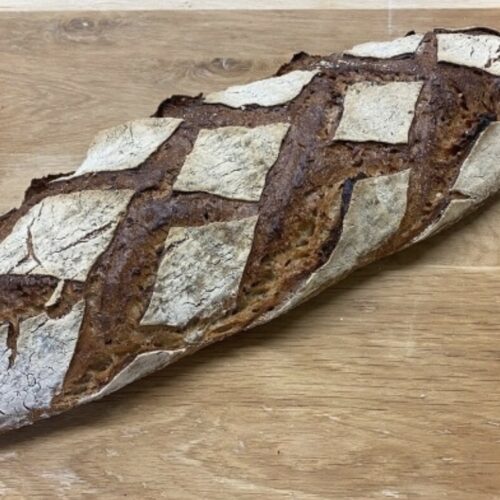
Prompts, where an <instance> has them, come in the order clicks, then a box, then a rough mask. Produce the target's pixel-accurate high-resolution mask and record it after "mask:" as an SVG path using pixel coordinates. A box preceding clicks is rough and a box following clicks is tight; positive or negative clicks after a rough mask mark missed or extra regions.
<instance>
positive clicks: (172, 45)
mask: <svg viewBox="0 0 500 500" xmlns="http://www.w3.org/2000/svg"><path fill="white" fill-rule="evenodd" d="M473 24H479V25H489V26H491V27H496V28H497V29H498V28H500V11H497V10H486V11H480V10H470V11H467V12H465V11H459V10H447V11H432V12H430V11H424V10H417V11H404V10H401V11H394V12H391V13H388V12H385V11H361V10H357V11H342V10H338V11H317V12H315V11H302V12H293V11H288V12H279V13H278V12H259V11H254V12H189V13H187V12H161V13H160V12H149V13H147V12H141V13H126V12H114V13H96V12H94V13H37V14H19V13H12V14H2V15H1V16H0V53H1V54H2V57H1V58H0V74H1V75H2V78H1V79H0V92H1V95H2V102H1V105H0V138H1V140H0V194H1V196H0V212H1V211H5V210H8V209H9V208H11V207H13V206H15V205H17V204H19V203H20V201H21V198H22V192H23V190H24V189H25V188H26V187H27V186H28V184H29V181H30V179H31V178H32V177H33V176H40V175H44V174H46V173H49V172H61V171H70V170H72V169H74V168H75V167H76V165H77V164H78V162H79V161H80V160H81V159H82V157H83V155H84V152H85V149H86V147H87V144H88V143H89V141H90V139H91V137H92V136H93V134H94V133H95V132H96V131H97V130H99V129H102V128H104V127H107V126H110V125H114V124H117V123H120V122H122V121H125V120H127V119H130V118H138V117H142V116H147V115H149V114H150V113H152V112H153V111H154V110H155V108H156V106H157V104H158V103H159V101H160V100H161V99H163V98H164V97H166V96H167V95H169V94H171V93H179V92H183V93H190V94H196V93H198V92H200V91H202V90H204V91H211V90H216V89H220V88H223V87H225V86H227V85H229V84H232V83H236V82H242V81H248V80H251V79H254V78H258V77H262V76H265V75H267V74H269V73H270V72H272V71H274V69H275V68H276V67H277V66H278V65H279V64H281V63H283V62H285V61H286V60H287V59H288V58H289V57H290V56H291V54H293V53H294V52H297V51H299V50H306V51H309V52H312V53H329V52H332V51H336V50H340V49H344V48H346V47H348V46H350V45H352V44H354V43H358V42H362V41H366V40H369V39H385V38H389V37H392V36H397V35H400V34H403V33H405V32H406V31H408V30H410V29H417V30H426V29H428V28H431V27H432V26H433V25H440V26H445V25H446V26H460V25H473ZM499 220H500V204H498V203H495V202H493V203H490V204H489V206H488V207H485V209H483V210H482V211H481V213H480V214H478V216H477V217H471V218H469V219H468V220H467V221H465V222H464V223H463V224H461V225H460V227H457V228H456V229H453V230H451V231H448V232H447V233H445V234H443V235H442V236H439V237H436V238H435V239H433V240H432V241H429V242H426V243H424V244H420V245H418V246H416V247H415V248H412V249H410V250H407V251H405V252H403V253H401V254H399V255H397V256H394V257H393V258H390V259H386V260H384V261H382V262H380V263H377V264H375V265H372V266H370V267H369V268H366V269H363V270H361V271H360V272H358V273H356V274H355V275H354V276H352V277H351V278H349V279H347V280H346V281H344V282H342V283H341V284H340V285H339V286H337V287H335V288H334V289H331V290H328V291H326V292H325V293H323V294H322V295H321V296H320V297H318V298H316V299H315V300H313V301H311V302H310V303H308V304H306V305H304V306H302V307H301V308H300V309H298V310H296V311H294V312H292V313H290V314H288V315H286V316H285V317H283V318H280V319H278V320H276V321H274V322H272V323H271V324H269V325H266V326H264V327H261V328H257V329H255V330H252V331H249V332H246V333H244V334H241V335H239V336H236V337H234V338H232V339H229V340H227V341H225V342H223V343H221V344H219V345H216V346H212V347H210V348H208V349H206V350H205V351H203V352H201V353H198V354H197V355H195V356H193V357H191V358H188V359H185V360H182V361H181V362H179V363H178V364H176V365H174V366H172V367H169V368H167V369H166V370H164V371H162V372H160V373H158V374H156V375H153V376H151V377H149V378H147V379H145V380H143V381H140V382H137V383H135V384H133V385H132V386H131V387H128V388H126V389H124V390H122V391H120V392H119V393H117V394H115V395H113V396H111V397H108V398H107V399H105V400H103V401H100V402H97V403H94V404H91V405H88V406H87V407H84V408H81V409H77V410H75V411H73V412H70V413H68V414H66V415H62V416H60V417H57V418H54V419H52V420H49V421H47V422H43V423H40V424H38V425H36V426H34V427H32V428H26V429H21V430H20V431H16V432H13V433H11V434H8V435H5V436H2V437H1V438H0V495H3V496H5V497H6V498H35V497H36V498H54V497H55V498H122V497H125V496H126V497H129V498H155V499H156V498H169V499H199V498H203V499H222V498H224V499H225V498H228V499H235V498H238V499H240V498H241V499H247V498H248V499H250V498H252V499H253V498H265V499H294V498H297V499H306V500H309V499H311V500H317V499H331V498H349V499H372V498H373V499H388V498H389V499H392V498H400V499H413V498H425V499H437V498H453V499H471V498H474V499H479V500H484V499H494V498H497V499H498V498H500V474H499V470H500V332H499V324H500V300H499V298H498V296H499V294H498V290H499V288H500V252H499V248H500V230H499V229H498V227H499V224H498V221H499Z"/></svg>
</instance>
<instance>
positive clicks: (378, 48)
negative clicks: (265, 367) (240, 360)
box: [0, 28, 500, 430]
mask: <svg viewBox="0 0 500 500" xmlns="http://www.w3.org/2000/svg"><path fill="white" fill-rule="evenodd" d="M499 54H500V34H499V33H497V32H494V31H492V30H488V29H484V28H472V29H466V30H462V31H449V30H435V31H433V32H429V33H427V34H425V35H421V34H415V33H410V34H409V35H407V36H405V37H402V38H398V39H396V40H393V41H390V42H375V43H367V44H362V45H358V46H356V47H353V48H351V49H350V50H347V51H346V52H345V53H343V54H339V55H335V54H334V55H330V56H327V57H318V56H311V55H308V54H305V53H300V54H297V55H295V56H294V57H293V59H292V60H291V62H289V63H288V64H285V65H284V66H283V67H281V68H280V69H279V71H278V72H277V74H276V75H275V76H273V77H271V78H268V79H264V80H260V81H257V82H253V83H247V84H243V85H238V86H233V87H230V88H228V89H226V90H221V91H218V92H213V93H210V94H208V95H199V96H197V97H187V96H173V97H171V98H169V99H167V100H165V101H164V102H163V103H162V104H161V105H160V106H159V108H158V110H157V111H156V113H155V114H154V116H152V117H150V118H143V119H140V120H137V121H132V122H128V123H125V124H122V125H118V126H116V127H114V128H111V129H108V130H105V131H104V132H101V133H99V134H98V135H97V136H96V138H95V140H94V142H93V144H92V145H91V146H90V148H89V150H88V154H87V156H86V158H85V160H84V161H83V163H82V164H81V165H80V166H79V167H78V168H77V169H76V171H75V172H74V173H73V174H71V175H53V176H49V177H46V178H43V179H40V180H36V181H33V182H32V184H31V186H30V188H29V189H28V191H27V192H26V196H25V200H24V202H23V204H22V206H21V207H20V208H19V209H16V210H12V211H10V212H9V213H7V214H5V215H4V216H3V217H1V218H0V282H1V287H0V353H1V356H0V360H1V361H0V362H1V367H0V429H2V430H7V429H11V428H15V427H19V426H22V425H25V424H29V423H32V422H34V421H36V420H37V419H40V418H43V417H47V416H50V415H53V414H57V413H60V412H62V411H65V410H67V409H70V408H72V407H75V406H77V405H80V404H82V403H85V402H88V401H92V400H95V399H97V398H100V397H103V396H104V395H106V394H109V393H111V392H113V391H115V390H117V389H120V388H121V387H123V386H124V385H126V384H128V383H130V382H132V381H134V380H136V379H137V378H139V377H142V376H145V375H147V374H149V373H151V372H153V371H154V370H158V369H160V368H162V367H164V366H166V365H168V364H169V363H172V362H173V361H175V360H176V359H178V358H180V357H182V356H185V355H188V354H191V353H193V352H194V351H197V350H198V349H200V348H202V347H204V346H206V345H208V344H210V343H212V342H215V341H217V340H221V339H223V338H224V337H227V336H228V335H232V334H233V333H236V332H238V331H242V330H245V329H248V328H250V327H252V326H254V325H258V324H262V323H264V322H266V321H269V320H271V319H272V318H274V317H276V316H278V315H279V314H282V313H284V312H285V311H287V310H289V309H290V308H292V307H294V306H296V305H297V304H300V303H301V302H303V301H305V300H307V299H308V298H309V297H311V296H313V295H315V294H317V293H318V292H320V291H321V290H322V289H324V288H325V287H327V286H330V285H332V284H333V283H336V282H338V281H339V280H340V279H342V278H343V277H345V276H346V275H347V274H349V273H351V272H352V271H354V270H355V269H357V268H359V267H360V266H363V265H365V264H367V263H369V262H372V261H374V260H376V259H379V258H381V257H384V256H387V255H389V254H392V253H394V252H396V251H398V250H400V249H403V248H405V247H407V246H409V245H411V244H412V243H415V242H417V241H420V240H422V239H424V238H427V237H429V236H431V235H432V234H435V233H437V232H438V231H441V230H442V229H444V228H446V227H447V226H449V225H450V224H452V223H454V222H456V221H457V220H459V219H460V218H462V217H463V216H464V215H466V214H467V213H469V212H471V211H472V210H474V209H475V208H477V207H478V206H479V205H481V204H482V203H483V202H484V201H485V200H486V199H487V198H489V197H490V196H492V195H493V194H494V193H496V191H497V190H498V189H499V187H500V123H499V122H498V121H497V116H498V112H499V109H500V79H499V76H500V56H499Z"/></svg>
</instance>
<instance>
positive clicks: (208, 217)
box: [0, 28, 500, 411]
mask: <svg viewBox="0 0 500 500" xmlns="http://www.w3.org/2000/svg"><path fill="white" fill-rule="evenodd" d="M442 31H443V30H436V32H442ZM491 31H492V30H485V29H481V28H477V29H475V30H473V31H471V32H472V33H486V32H487V33H490V32H491ZM320 62H321V65H320ZM316 68H321V74H319V75H317V76H316V77H315V78H314V79H313V80H312V82H311V83H310V84H309V85H308V86H307V87H306V88H305V89H304V90H303V91H302V93H301V94H300V95H299V96H298V97H297V98H296V99H294V100H293V101H292V102H290V103H288V104H286V105H282V106H275V107H269V108H260V107H258V106H248V107H246V109H245V110H240V109H231V108H228V107H226V106H223V105H214V104H205V103H204V102H203V99H202V97H201V96H198V97H195V98H191V97H186V96H174V97H171V98H169V99H167V100H166V101H164V102H163V103H162V104H161V105H160V106H159V108H158V110H157V112H156V113H155V115H154V116H157V117H167V116H168V117H181V118H183V119H184V122H183V123H182V125H181V126H180V127H179V128H178V130H177V131H176V132H175V133H174V135H173V136H172V137H171V138H170V139H169V140H168V141H167V142H166V143H164V144H163V145H162V146H161V147H160V148H159V149H158V150H157V151H156V152H155V153H154V154H153V155H152V156H151V157H150V158H149V159H148V160H147V161H146V162H144V164H142V165H141V166H140V167H138V168H136V169H132V170H129V171H122V172H114V173H110V172H108V173H104V172H103V173H97V174H94V175H85V176H83V177H77V178H74V179H71V180H68V181H62V182H55V183H51V182H50V181H52V180H53V179H55V178H56V177H57V176H50V177H47V178H44V179H41V180H36V181H33V183H32V185H31V187H30V188H29V189H28V191H27V193H26V199H25V202H24V204H23V206H22V207H21V208H20V209H19V210H17V211H12V212H10V213H9V214H6V215H5V216H4V217H3V218H1V219H0V239H2V238H4V237H5V236H6V235H7V234H8V233H9V231H10V230H11V229H12V227H13V225H14V224H15V222H16V221H17V220H18V219H19V218H20V217H21V216H22V215H23V214H25V213H26V212H27V211H28V209H29V208H30V207H31V206H33V205H34V204H35V203H37V202H39V201H40V200H41V199H43V198H44V197H46V196H49V195H53V194H55V193H68V192H72V191H75V190H83V189H96V188H99V189H115V188H128V189H133V190H134V191H135V192H136V194H135V196H134V198H133V199H132V201H131V203H130V205H129V208H128V211H127V214H126V215H125V216H124V217H123V218H122V220H121V221H120V224H119V225H118V228H117V230H116V232H115V236H114V238H113V241H112V243H111V245H110V246H109V248H108V249H107V250H106V252H105V253H104V254H102V255H101V256H100V258H99V259H98V261H97V262H96V263H95V265H94V266H93V268H92V270H91V272H90V273H89V277H88V280H87V282H86V283H85V284H84V285H83V284H77V283H73V284H70V285H69V286H67V287H65V290H64V294H63V301H62V303H61V304H60V305H58V306H57V307H55V308H53V310H52V311H51V314H56V315H57V314H62V313H63V312H65V310H67V308H68V307H69V306H70V305H71V304H74V303H75V302H76V301H77V300H80V299H81V298H82V297H83V298H84V299H85V301H86V312H85V317H84V321H83V326H82V330H81V334H80V339H79V342H78V345H77V350H76V355H75V356H74V358H73V361H72V364H71V366H70V369H69V371H68V374H67V376H66V380H65V384H64V390H63V392H62V393H61V394H60V395H59V396H58V398H57V400H56V401H55V403H54V410H55V411H59V410H62V409H65V408H67V407H70V406H71V405H72V403H73V401H74V400H75V399H76V398H77V397H79V396H81V395H82V394H85V393H88V392H89V391H90V390H93V389H94V388H96V387H98V386H101V385H103V384H104V383H106V382H107V381H109V380H110V378H111V377H112V376H113V375H114V374H116V373H117V372H118V371H119V370H120V369H121V368H122V367H123V366H124V365H125V364H126V363H128V362H129V361H130V360H131V359H133V358H134V357H135V356H136V355H137V354H138V353H140V352H145V351H149V350H155V349H175V348H178V347H186V348H187V351H186V352H191V351H193V350H196V349H199V348H200V347H201V346H203V345H205V344H207V343H210V342H213V341H215V340H219V339H221V338H224V337H225V336H227V335H230V334H232V333H235V332H237V331H240V330H242V329H244V328H245V327H247V326H248V325H249V324H251V323H252V322H253V321H255V319H256V318H258V317H259V316H261V315H262V314H263V313H265V312H267V311H269V310H271V309H273V308H274V307H276V306H277V305H278V304H279V303H280V302H281V301H282V300H283V299H284V297H285V296H286V295H287V294H289V293H290V291H291V290H293V289H294V288H295V287H296V286H297V284H298V283H299V282H300V281H301V280H302V279H303V278H304V277H306V276H308V275H309V274H310V273H311V272H312V271H313V270H315V269H317V268H318V267H319V266H321V265H322V264H323V263H324V262H325V261H326V260H327V259H328V256H329V255H330V254H331V252H332V250H333V249H334V247H335V245H336V243H337V241H338V238H339V236H340V233H341V229H342V217H343V214H344V213H345V210H346V207H347V206H348V204H349V199H350V192H351V191H352V187H353V185H354V183H355V182H356V181H357V180H359V179H360V178H363V177H371V176H378V175H383V174H389V173H394V172H398V171H402V170H405V169H408V168H410V169H411V177H410V187H409V199H408V208H407V212H406V215H405V217H404V219H403V222H402V224H401V227H400V230H399V231H398V232H397V234H395V235H394V236H393V237H392V238H391V239H390V240H389V241H387V242H386V244H385V245H384V246H383V247H382V248H379V249H378V250H377V251H375V252H373V253H372V254H370V255H368V256H367V257H366V258H365V259H364V261H363V263H367V262H370V261H373V260H375V259H377V258H380V257H383V256H385V255H389V254H391V253H394V252H396V251H397V250H399V249H401V248H403V247H405V246H406V245H407V244H408V242H409V241H410V240H411V239H412V238H413V237H414V236H416V235H417V234H418V233H420V232H421V231H422V230H423V229H424V228H425V227H427V226H429V225H430V224H431V223H432V222H434V221H436V220H437V218H438V216H439V214H440V213H441V212H442V210H443V209H444V207H446V205H447V204H448V203H449V201H450V199H452V198H453V196H454V194H453V193H451V192H450V187H451V186H452V185H453V182H454V180H455V179H456V177H457V175H458V171H459V167H460V165H461V162H462V161H463V159H464V157H465V156H466V155H467V153H468V151H469V150H470V148H471V146H472V144H473V142H474V140H475V138H476V137H477V135H478V133H479V132H480V130H481V129H482V128H484V126H485V124H487V123H489V122H490V121H493V120H496V117H497V114H498V112H499V107H500V104H499V103H500V86H499V83H498V78H495V77H494V76H492V75H489V74H487V73H485V72H482V71H479V70H473V69H470V68H462V67H455V66H453V65H449V64H438V63H437V61H436V37H435V35H434V34H433V33H428V34H427V35H426V36H425V38H424V41H423V42H422V47H421V50H420V51H419V52H418V54H417V55H408V56H401V57H399V58H396V59H393V60H389V61H387V60H373V59H359V58H354V57H340V56H337V55H332V56H329V57H326V58H320V57H318V56H310V55H308V54H305V53H299V54H297V55H295V56H294V58H293V59H292V60H291V61H290V62H289V63H288V64H285V65H284V66H283V67H281V68H280V69H279V70H278V72H277V75H280V74H284V73H287V72H289V71H292V70H296V69H316ZM366 80H368V81H374V82H384V81H395V80H397V81H423V82H424V86H423V89H422V92H421V95H420V97H419V101H418V104H417V108H416V114H415V119H414V122H413V125H412V128H411V132H410V138H409V144H405V145H388V144H381V143H375V142H374V143H352V142H338V141H337V142H333V141H332V137H333V133H334V131H335V129H336V127H337V125H338V123H339V120H340V116H341V113H342V100H343V97H342V96H343V95H344V94H345V90H346V88H347V86H348V85H350V84H352V83H354V82H357V81H366ZM275 122H289V123H290V124H291V127H290V130H289V133H288V134H287V136H286V138H285V140H284V142H283V146H282V149H281V152H280V155H279V158H278V160H277V161H276V163H275V165H274V166H273V168H272V169H271V171H270V172H269V174H268V177H267V182H266V186H265V189H264V192H263V195H262V197H261V200H260V202H259V203H257V204H254V203H248V202H238V201H230V200H227V199H223V198H220V197H217V196H213V195H206V194H196V193H195V194H178V193H172V185H173V182H174V180H175V178H176V176H177V174H178V173H179V171H180V168H181V166H182V164H183V162H184V159H185V157H186V155H187V154H188V153H189V152H190V150H191V148H192V146H193V144H194V140H195V138H196V136H197V134H198V131H199V130H200V129H201V128H215V127H221V126H227V125H241V126H251V127H254V126H257V125H263V124H269V123H275ZM336 202H339V203H340V206H341V209H340V211H339V212H338V214H333V215H332V213H331V207H332V206H333V205H334V204H335V203H336ZM257 213H258V214H259V221H258V225H257V229H256V235H255V240H254V244H253V248H252V252H251V254H250V257H249V260H248V263H247V266H246V269H245V273H244V276H243V279H242V281H241V286H240V291H239V296H238V301H237V305H236V307H235V308H234V310H232V311H227V312H226V314H225V315H224V316H223V317H217V318H211V319H210V318H209V319H205V320H197V319H194V320H193V322H192V323H196V322H198V323H199V324H200V325H203V326H204V328H205V331H206V333H205V335H204V337H203V339H202V341H201V342H200V343H199V344H198V345H195V346H193V345H190V344H187V343H186V341H185V340H184V336H183V330H180V329H176V328H171V327H141V326H139V321H140V318H141V317H142V315H143V314H144V311H145V309H146V307H147V304H148V303H149V299H150V297H151V293H152V287H153V283H154V277H155V274H156V270H157V267H158V264H159V260H160V256H161V252H162V245H163V242H164V240H165V237H166V235H167V232H168V230H169V228H170V227H172V226H175V225H177V226H179V225H180V226H183V225H186V226H187V225H189V226H192V225H201V224H206V223H207V222H211V221H223V220H231V219H239V218H242V217H246V216H249V215H254V214H257ZM0 281H1V282H2V283H3V286H2V287H1V292H0V299H1V300H0V304H1V305H0V321H4V320H7V321H9V322H10V323H11V324H12V325H13V327H12V330H13V332H14V333H13V334H12V335H10V336H9V342H10V346H11V347H13V348H15V325H16V324H17V322H18V320H19V319H20V318H22V317H26V316H29V315H33V314H36V313H39V312H40V311H41V310H43V307H44V306H43V304H44V303H45V302H46V300H47V299H48V298H49V297H50V295H51V293H52V291H53V289H54V288H55V285H56V280H55V279H53V278H49V277H5V276H3V277H0ZM2 283H0V284H2ZM110 297H111V298H112V299H110ZM14 351H15V349H14Z"/></svg>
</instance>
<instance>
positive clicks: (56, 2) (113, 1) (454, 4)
mask: <svg viewBox="0 0 500 500" xmlns="http://www.w3.org/2000/svg"><path fill="white" fill-rule="evenodd" d="M495 7H498V0H475V1H474V2H471V1H470V0H440V1H439V2H436V1H435V0H363V1H361V2H353V1H352V0H245V1H244V2H234V0H141V1H140V2H138V1H137V0H70V1H68V0H0V11H1V10H5V11H53V10H56V11H58V10H64V11H68V10H86V11H89V10H163V9H169V10H173V9H175V10H193V9H209V10H214V9H218V10H234V9H244V10H263V9H265V10H274V9H286V10H290V9H300V10H302V9H309V10H310V9H360V10H366V9H481V8H482V9H485V8H495Z"/></svg>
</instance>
